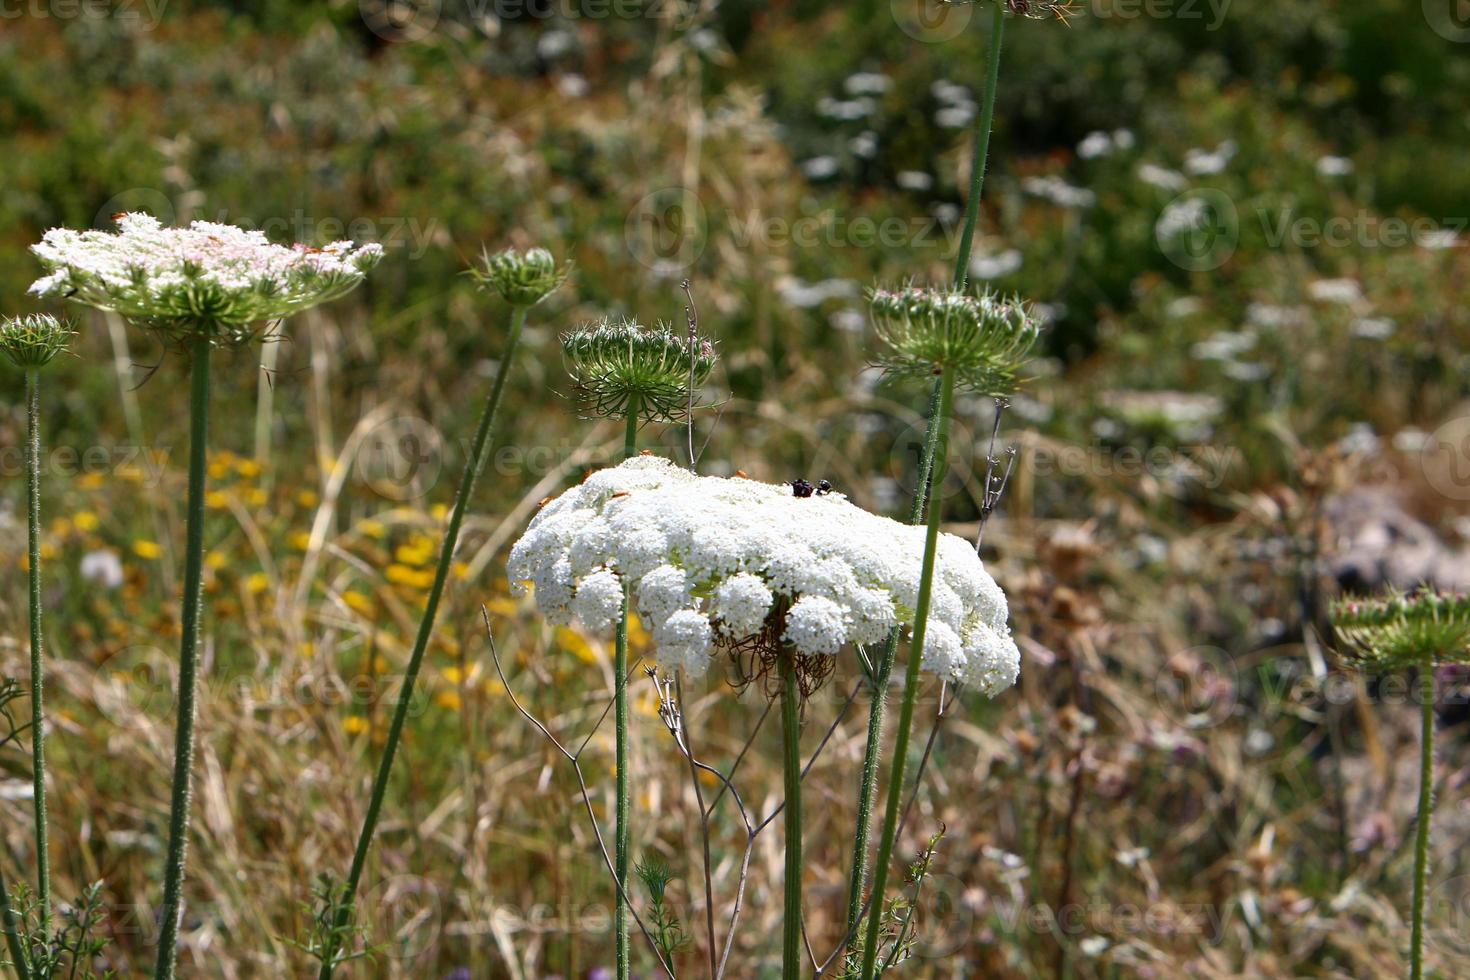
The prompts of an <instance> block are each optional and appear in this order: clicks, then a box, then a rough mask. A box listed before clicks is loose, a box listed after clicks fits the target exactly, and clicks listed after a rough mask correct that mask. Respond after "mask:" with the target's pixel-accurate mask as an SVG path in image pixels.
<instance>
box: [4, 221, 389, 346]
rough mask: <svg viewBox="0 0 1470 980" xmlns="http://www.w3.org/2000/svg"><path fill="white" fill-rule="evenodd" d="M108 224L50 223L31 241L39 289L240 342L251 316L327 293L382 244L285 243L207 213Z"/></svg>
mask: <svg viewBox="0 0 1470 980" xmlns="http://www.w3.org/2000/svg"><path fill="white" fill-rule="evenodd" d="M117 227H118V231H117V232H116V233H112V232H104V231H72V230H70V229H67V228H53V229H51V230H50V231H48V232H46V234H45V235H44V236H43V237H42V239H41V241H40V243H39V244H37V245H33V246H31V251H33V252H34V253H35V254H36V257H37V258H39V259H40V260H41V264H42V265H43V266H44V267H45V269H46V272H47V274H46V275H45V276H44V277H43V278H41V279H38V280H36V282H35V283H33V284H32V285H31V290H30V291H31V292H32V293H35V294H37V295H39V296H55V297H60V298H67V299H72V300H75V301H76V302H79V303H84V304H86V305H88V306H94V307H97V308H98V309H102V310H111V311H114V312H116V313H119V314H121V315H122V316H125V317H127V318H129V319H131V320H135V321H138V322H140V323H144V324H146V325H148V326H152V327H155V328H157V329H159V330H162V331H165V332H166V333H172V334H188V333H194V332H198V331H201V330H203V331H209V332H211V333H212V334H213V335H214V336H215V337H216V338H217V340H218V341H221V342H230V343H240V342H243V341H244V340H247V339H249V337H250V336H251V329H250V328H251V326H252V325H253V324H257V323H261V322H263V321H267V320H276V319H280V318H281V317H285V316H289V315H290V314H292V313H297V312H300V311H301V310H304V309H307V308H309V307H312V306H316V305H317V304H319V303H324V302H327V301H328V300H331V299H335V298H337V297H338V296H341V295H342V294H344V293H346V292H349V291H350V290H352V289H353V288H355V287H356V286H357V285H358V284H359V283H360V282H362V280H363V277H364V275H366V273H367V272H368V271H369V270H370V269H372V268H373V266H375V265H377V263H378V261H379V260H380V259H381V258H382V257H383V247H382V246H381V245H375V244H367V245H354V244H353V243H352V242H333V243H332V244H330V245H327V246H325V247H323V248H308V247H306V246H304V245H295V246H289V247H288V246H284V245H276V244H273V243H272V242H270V241H269V240H268V239H267V238H266V237H265V234H264V233H263V232H260V231H250V230H246V229H244V228H237V227H235V226H233V225H225V224H218V223H215V222H212V221H196V222H194V223H193V224H192V225H190V226H189V227H187V228H165V227H164V226H163V225H162V224H161V223H160V222H159V221H158V219H157V218H154V217H152V216H151V215H147V214H122V215H118V216H117Z"/></svg>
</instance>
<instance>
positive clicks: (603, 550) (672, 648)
mask: <svg viewBox="0 0 1470 980" xmlns="http://www.w3.org/2000/svg"><path fill="white" fill-rule="evenodd" d="M923 554H924V529H923V528H922V527H911V526H909V525H906V524H900V523H899V522H897V521H893V520H890V519H888V518H886V517H879V516H877V515H875V514H870V513H868V512H867V511H865V510H863V509H862V508H860V507H857V506H855V505H854V504H852V503H851V502H849V501H848V500H847V499H846V498H845V497H843V496H842V495H841V494H838V493H829V494H818V495H814V496H806V497H798V496H795V495H794V494H793V492H792V487H791V486H790V485H789V484H779V485H772V484H768V483H761V482H758V481H756V480H748V479H744V478H742V477H734V478H730V479H724V478H719V477H701V476H696V475H695V474H693V473H691V472H689V471H687V470H683V469H680V468H678V467H676V466H674V465H673V464H672V463H670V462H669V461H668V460H666V459H662V458H660V457H656V456H638V457H635V458H633V459H630V460H628V461H626V462H624V463H622V464H621V465H619V466H615V467H611V468H609V469H604V470H600V471H598V472H596V473H593V474H592V475H590V476H589V477H588V478H587V479H586V480H585V481H584V482H583V483H582V484H581V485H580V486H577V487H573V488H572V489H570V490H568V491H566V492H565V493H563V494H562V495H561V496H559V497H557V498H556V499H554V500H552V501H550V502H549V503H547V504H546V505H545V506H544V507H543V508H542V509H541V512H540V513H539V514H537V515H536V518H535V519H534V520H533V521H532V522H531V526H530V527H529V528H528V529H527V531H526V533H525V535H524V536H522V537H521V539H520V540H519V541H517V542H516V544H515V546H514V547H513V548H512V549H511V555H510V568H509V574H510V580H511V583H512V587H513V588H515V589H517V590H522V591H523V590H524V589H525V587H526V586H527V585H528V584H529V585H533V586H534V587H535V594H536V601H537V603H538V604H539V606H540V608H541V610H542V612H543V614H544V615H545V616H546V617H547V619H548V620H550V621H551V622H553V623H558V624H561V623H566V622H569V621H570V620H571V619H572V618H573V617H576V618H577V619H580V620H581V621H582V623H583V624H584V625H585V626H587V627H588V628H589V629H592V630H598V631H600V630H604V629H607V628H608V627H610V626H611V625H613V624H614V623H615V621H616V620H617V617H618V615H619V612H620V607H621V601H622V589H623V583H624V581H627V582H628V583H630V585H631V589H632V595H633V597H634V599H635V600H636V602H637V608H638V611H639V613H640V614H641V615H642V616H643V617H644V618H645V619H646V620H647V621H648V622H649V623H650V625H651V627H652V631H653V639H654V643H655V644H656V645H657V647H658V658H659V661H660V663H662V664H663V665H664V666H666V667H675V666H677V667H683V668H684V669H685V670H687V671H689V672H690V673H692V674H696V675H697V674H701V673H703V672H704V671H705V670H706V669H707V667H708V666H709V663H710V660H711V658H712V656H713V652H714V649H715V647H716V645H717V644H718V643H727V644H730V643H736V642H739V641H740V640H742V639H745V638H748V637H751V636H753V635H756V634H758V633H760V632H761V631H762V630H763V629H764V628H765V625H766V622H767V614H768V613H769V612H770V611H771V609H772V607H773V605H774V604H775V603H777V602H778V601H781V602H782V603H784V604H785V606H786V607H787V610H786V616H785V621H784V623H785V626H784V633H783V635H782V637H781V638H782V639H783V640H784V641H785V642H787V643H790V644H791V645H792V646H793V647H794V648H795V649H796V650H798V651H800V652H801V653H803V654H808V655H818V654H834V653H836V652H837V651H838V650H839V649H840V648H841V647H842V646H843V645H844V644H846V643H863V644H867V643H875V642H878V641H880V640H881V639H882V638H883V637H885V636H886V635H887V634H888V632H889V630H891V629H892V628H893V627H895V626H900V625H908V626H911V625H912V622H913V617H914V606H915V605H916V604H917V602H918V593H919V572H920V567H921V565H922V561H923ZM937 559H938V560H937V564H936V574H935V580H934V594H933V599H932V602H931V610H930V618H929V625H928V636H927V638H926V640H925V651H924V660H923V664H924V667H925V669H926V670H929V671H931V672H933V673H935V674H938V675H941V676H945V677H949V678H952V679H954V680H957V681H962V682H964V683H966V684H969V685H972V686H975V687H978V688H980V689H981V690H983V691H985V692H987V693H990V694H994V693H996V692H998V691H1000V690H1003V689H1004V688H1007V687H1009V686H1010V685H1012V684H1014V683H1015V680H1016V676H1017V673H1018V672H1019V670H1020V654H1019V652H1018V651H1017V649H1016V644H1015V642H1014V641H1013V640H1012V639H1011V635H1010V630H1009V629H1008V627H1007V626H1006V612H1007V610H1006V598H1005V593H1003V592H1002V591H1001V590H1000V587H999V586H998V585H996V584H995V580H994V579H992V578H991V577H990V575H989V574H988V573H987V572H986V571H985V567H984V565H982V564H981V562H980V559H979V557H978V556H977V555H976V554H975V549H974V548H973V547H971V546H970V544H969V543H967V542H966V541H964V540H963V539H961V538H958V537H956V536H954V535H952V534H943V535H940V542H939V552H938V555H937Z"/></svg>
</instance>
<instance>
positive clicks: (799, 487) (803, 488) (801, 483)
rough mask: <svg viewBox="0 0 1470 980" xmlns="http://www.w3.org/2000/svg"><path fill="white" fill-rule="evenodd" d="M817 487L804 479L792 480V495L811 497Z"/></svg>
mask: <svg viewBox="0 0 1470 980" xmlns="http://www.w3.org/2000/svg"><path fill="white" fill-rule="evenodd" d="M815 489H816V488H815V487H813V486H812V485H811V484H810V483H808V482H807V481H805V480H802V479H795V480H792V481H791V495H792V496H793V497H810V496H811V495H812V492H813V491H814V490H815Z"/></svg>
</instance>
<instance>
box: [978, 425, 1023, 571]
mask: <svg viewBox="0 0 1470 980" xmlns="http://www.w3.org/2000/svg"><path fill="white" fill-rule="evenodd" d="M1010 407H1011V401H1010V399H1009V398H997V399H996V400H995V424H994V425H993V426H991V429H990V448H988V449H987V450H986V451H985V487H984V489H982V490H981V492H980V530H978V531H976V532H975V550H976V551H977V552H978V551H979V550H980V546H981V544H983V543H984V541H985V525H986V524H989V523H990V515H991V514H992V513H994V512H995V508H997V507H999V506H1000V499H1001V498H1002V497H1004V496H1005V492H1006V484H1008V483H1010V482H1011V471H1012V470H1013V469H1014V468H1015V466H1016V447H1015V446H1008V447H1006V468H1005V473H1004V474H1002V475H1001V477H1000V482H999V484H997V483H996V476H995V468H996V467H997V466H999V465H1000V460H999V459H997V458H996V455H995V442H996V440H997V439H998V438H1000V420H1001V418H1002V417H1003V416H1004V415H1005V411H1006V409H1007V408H1010Z"/></svg>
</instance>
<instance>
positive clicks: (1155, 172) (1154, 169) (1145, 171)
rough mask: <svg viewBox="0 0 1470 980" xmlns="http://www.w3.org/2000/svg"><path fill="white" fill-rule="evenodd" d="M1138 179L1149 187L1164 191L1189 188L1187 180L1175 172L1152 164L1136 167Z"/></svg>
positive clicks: (1142, 164) (1141, 164)
mask: <svg viewBox="0 0 1470 980" xmlns="http://www.w3.org/2000/svg"><path fill="white" fill-rule="evenodd" d="M1138 179H1139V180H1141V181H1143V182H1144V183H1145V184H1148V185H1149V186H1150V187H1157V188H1159V189H1160V190H1165V191H1182V190H1183V189H1184V188H1186V187H1188V186H1189V178H1188V177H1185V176H1184V175H1183V174H1181V173H1180V172H1179V171H1177V170H1170V169H1168V168H1167V167H1159V166H1156V165H1154V164H1152V163H1140V164H1139V165H1138Z"/></svg>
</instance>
